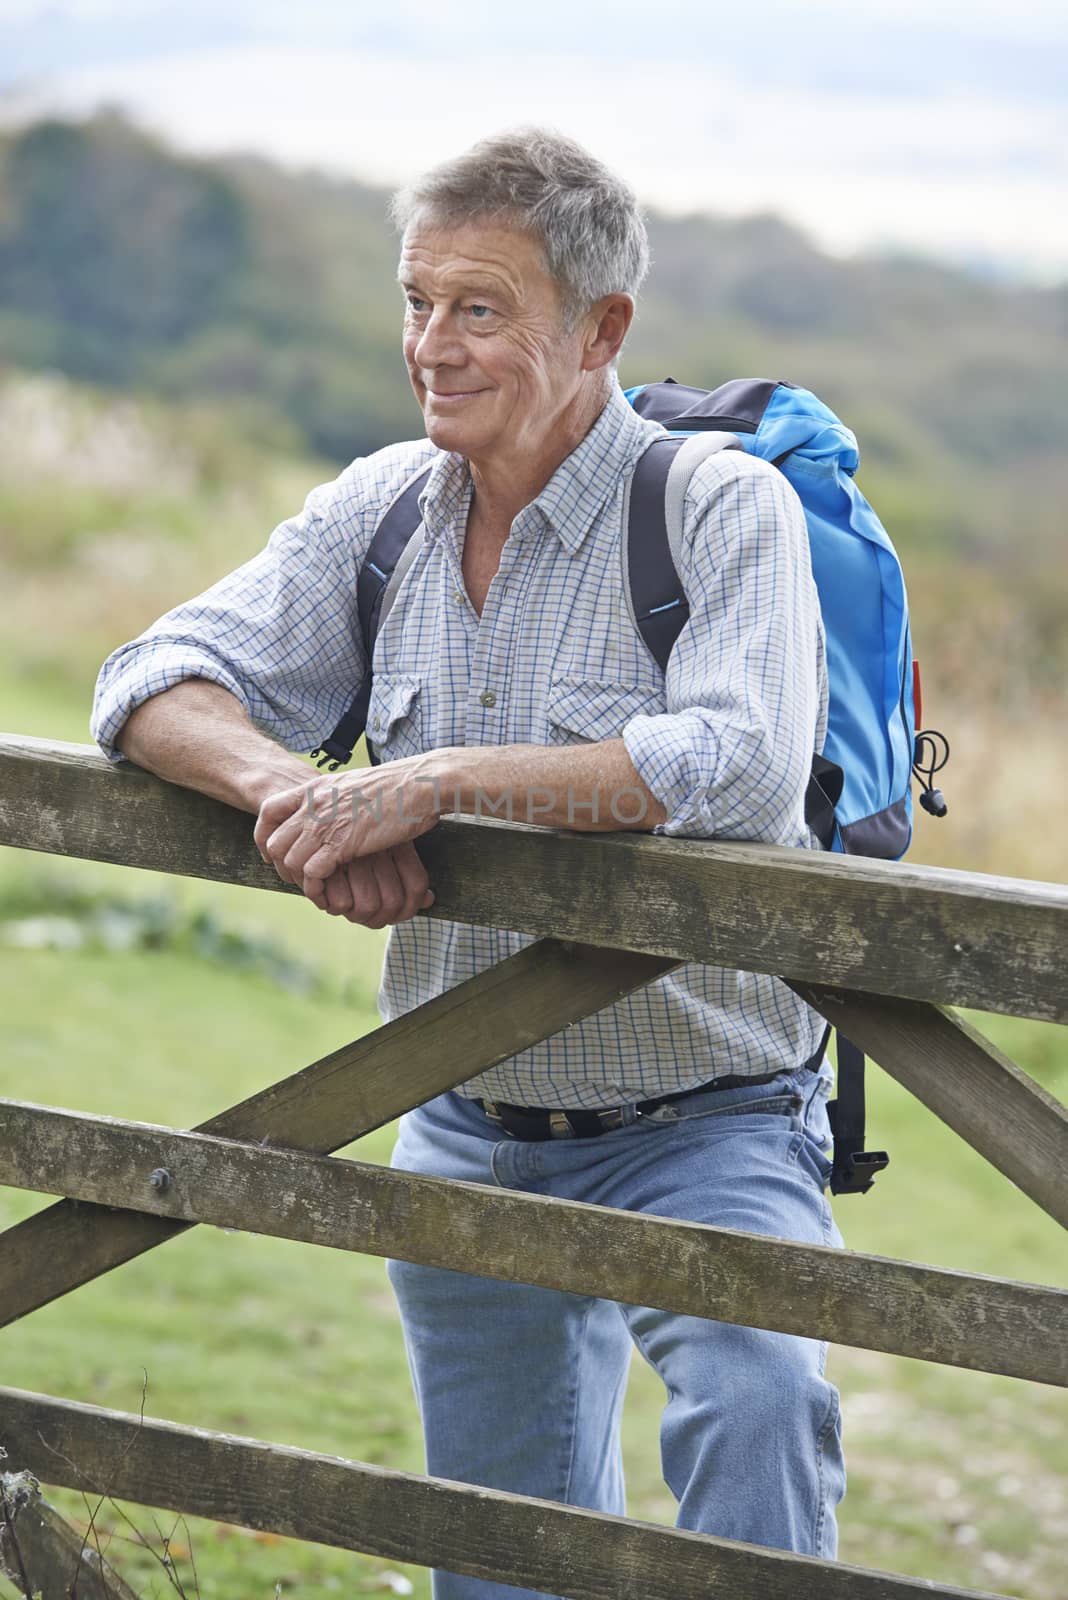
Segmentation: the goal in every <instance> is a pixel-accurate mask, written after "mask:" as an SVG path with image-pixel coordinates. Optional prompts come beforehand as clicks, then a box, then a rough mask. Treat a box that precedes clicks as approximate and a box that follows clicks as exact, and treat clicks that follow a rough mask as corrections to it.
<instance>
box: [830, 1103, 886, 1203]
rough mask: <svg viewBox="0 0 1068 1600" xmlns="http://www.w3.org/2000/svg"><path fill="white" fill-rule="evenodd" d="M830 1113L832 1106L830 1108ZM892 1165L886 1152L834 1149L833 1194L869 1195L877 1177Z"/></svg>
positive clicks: (836, 1147) (836, 1146) (836, 1145)
mask: <svg viewBox="0 0 1068 1600" xmlns="http://www.w3.org/2000/svg"><path fill="white" fill-rule="evenodd" d="M827 1109H828V1111H829V1110H830V1106H828V1108H827ZM889 1165H890V1157H889V1156H888V1155H887V1153H886V1151H885V1150H840V1149H839V1147H838V1144H837V1142H836V1143H835V1147H834V1166H833V1167H832V1169H831V1183H830V1188H831V1193H832V1194H867V1192H868V1190H869V1189H870V1188H871V1186H872V1184H873V1183H874V1182H875V1179H876V1177H877V1176H878V1174H879V1173H880V1172H882V1171H883V1170H884V1169H885V1168H886V1167H888V1166H889Z"/></svg>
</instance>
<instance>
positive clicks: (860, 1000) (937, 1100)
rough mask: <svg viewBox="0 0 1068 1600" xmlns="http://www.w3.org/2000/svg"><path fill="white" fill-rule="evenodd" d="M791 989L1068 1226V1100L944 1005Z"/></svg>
mask: <svg viewBox="0 0 1068 1600" xmlns="http://www.w3.org/2000/svg"><path fill="white" fill-rule="evenodd" d="M792 987H793V988H795V989H796V991H797V993H798V994H799V995H800V996H801V998H802V999H803V1000H807V1002H808V1003H809V1005H811V1006H814V1007H815V1009H816V1010H817V1011H819V1012H820V1013H821V1014H822V1015H823V1016H825V1017H826V1018H827V1020H828V1021H829V1022H832V1023H833V1024H834V1026H835V1027H836V1028H837V1027H840V1028H841V1030H842V1032H843V1033H844V1034H845V1035H846V1037H847V1038H849V1039H852V1040H853V1042H854V1043H855V1044H856V1045H858V1046H859V1047H860V1049H862V1050H863V1051H864V1052H865V1053H866V1054H867V1055H870V1056H871V1058H872V1059H873V1060H874V1061H877V1062H878V1063H879V1065H880V1066H881V1067H883V1068H885V1070H886V1071H887V1072H889V1073H891V1074H892V1076H893V1077H895V1078H896V1079H897V1080H898V1082H899V1083H903V1084H904V1085H905V1087H906V1089H909V1090H911V1092H912V1093H913V1094H914V1095H915V1096H916V1098H917V1099H918V1100H922V1101H923V1103H924V1105H925V1106H927V1107H929V1109H930V1110H931V1111H933V1112H934V1113H935V1115H936V1116H939V1117H941V1118H942V1120H943V1122H945V1123H947V1124H948V1126H949V1127H951V1128H952V1129H953V1131H954V1132H955V1133H959V1134H960V1136H961V1138H962V1139H966V1140H967V1141H968V1143H969V1144H970V1145H971V1146H972V1147H973V1148H974V1149H976V1150H978V1151H979V1153H980V1155H983V1156H985V1157H986V1159H987V1160H988V1161H989V1162H991V1163H992V1165H993V1166H995V1167H997V1169H998V1171H999V1172H1003V1173H1004V1174H1005V1176H1006V1177H1007V1178H1009V1179H1011V1180H1012V1182H1013V1183H1015V1184H1016V1185H1017V1187H1018V1188H1020V1189H1022V1190H1023V1192H1024V1194H1026V1195H1030V1197H1031V1199H1032V1200H1034V1201H1035V1202H1036V1204H1037V1205H1040V1206H1041V1207H1042V1209H1043V1210H1044V1211H1046V1212H1048V1214H1049V1215H1050V1216H1051V1217H1054V1218H1055V1219H1056V1220H1057V1221H1058V1222H1059V1223H1060V1224H1061V1226H1062V1227H1066V1228H1068V1182H1066V1181H1065V1174H1066V1173H1068V1107H1066V1106H1063V1105H1062V1104H1061V1103H1060V1101H1059V1100H1056V1099H1054V1097H1053V1096H1052V1095H1051V1094H1049V1093H1047V1091H1046V1090H1045V1089H1043V1088H1042V1087H1041V1085H1040V1084H1037V1083H1036V1082H1035V1081H1034V1079H1033V1078H1030V1077H1028V1075H1027V1073H1026V1072H1022V1071H1021V1070H1020V1068H1019V1067H1018V1066H1016V1064H1015V1062H1013V1061H1010V1060H1009V1058H1008V1056H1006V1055H1003V1054H1002V1052H1001V1051H1000V1050H998V1049H997V1048H996V1047H995V1046H994V1045H992V1044H991V1043H990V1041H989V1040H988V1039H984V1038H983V1035H982V1034H981V1033H979V1032H978V1031H977V1030H976V1029H975V1028H973V1027H971V1026H970V1025H969V1023H967V1022H966V1021H965V1020H964V1019H963V1018H962V1017H955V1016H953V1015H952V1014H951V1013H950V1012H948V1011H945V1010H943V1009H942V1008H941V1007H939V1006H933V1005H929V1004H926V1003H924V1002H922V1001H917V1000H894V999H887V998H886V997H884V996H881V995H870V994H857V993H856V992H850V991H849V990H846V989H834V988H830V987H828V986H827V985H826V984H795V985H792Z"/></svg>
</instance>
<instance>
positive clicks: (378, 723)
mask: <svg viewBox="0 0 1068 1600" xmlns="http://www.w3.org/2000/svg"><path fill="white" fill-rule="evenodd" d="M371 726H372V728H373V729H374V730H375V732H376V733H377V732H378V730H379V728H380V727H381V726H382V718H381V717H376V718H375V720H374V721H373V722H372V724H371Z"/></svg>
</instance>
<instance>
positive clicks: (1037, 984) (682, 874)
mask: <svg viewBox="0 0 1068 1600" xmlns="http://www.w3.org/2000/svg"><path fill="white" fill-rule="evenodd" d="M0 843H5V844H14V845H19V846H21V847H23V848H25V849H33V850H45V851H51V852H53V853H58V854H62V855H70V856H82V857H88V858H90V859H93V860H100V861H117V862H124V863H126V864H127V865H129V866H141V867H151V868H155V869H156V870H159V871H163V872H178V873H184V874H186V875H188V876H191V877H206V878H214V879H219V880H222V881H226V882H232V883H242V884H247V885H249V886H252V887H257V888H270V889H284V888H287V886H285V885H283V884H281V882H280V880H279V879H278V878H277V877H276V876H275V874H274V873H273V872H272V871H271V869H269V868H267V867H265V866H264V864H263V862H262V861H261V860H260V858H259V855H258V853H257V852H256V850H255V849H254V847H253V845H252V842H251V822H250V819H249V818H248V817H247V816H245V815H244V814H243V813H240V812H237V811H233V810H231V809H230V808H229V807H226V806H223V805H220V804H219V803H218V802H216V801H212V800H208V799H206V798H205V797H204V796H202V795H197V794H194V793H192V792H191V791H190V790H186V789H180V788H178V787H176V786H175V785H172V784H165V783H162V782H161V781H160V780H158V779H156V778H152V777H150V776H149V775H148V774H147V773H143V772H140V771H138V770H137V769H135V768H131V767H129V766H119V767H115V766H114V765H112V764H110V763H108V762H106V761H105V760H104V758H103V757H102V756H101V755H100V754H99V752H97V751H96V750H94V749H93V748H92V747H90V746H83V745H59V744H54V743H50V742H47V741H45V740H31V739H25V738H14V737H13V736H5V737H0ZM419 850H420V853H421V854H422V856H423V858H424V860H425V861H426V862H427V864H428V867H429V870H430V875H431V880H432V882H433V884H434V889H435V893H436V896H437V899H436V903H435V905H434V907H433V909H432V911H431V912H429V913H423V914H424V915H430V916H433V917H443V918H446V919H449V920H454V921H460V922H469V923H474V924H479V925H482V924H488V925H491V926H497V927H507V928H514V929H518V930H519V931H520V932H523V933H528V934H533V935H535V936H536V937H545V936H558V937H563V938H577V939H582V940H584V941H586V942H588V943H590V944H598V945H602V944H603V945H614V946H618V947H620V948H624V949H628V950H636V951H644V952H645V953H647V954H650V955H660V956H666V957H671V958H673V959H677V960H686V961H703V962H709V963H714V964H718V965H724V966H729V967H740V968H743V969H744V970H746V971H751V972H764V973H771V974H775V975H779V974H783V975H785V976H788V977H790V978H792V979H794V980H795V981H797V982H812V983H830V984H837V985H840V986H842V987H849V988H856V989H863V990H866V991H870V992H872V993H875V994H892V995H900V996H902V997H904V998H908V999H915V1000H934V1001H937V1002H940V1003H948V1004H951V1005H960V1006H970V1007H974V1008H977V1009H979V1010H987V1011H1007V1012H1012V1013H1015V1014H1016V1015H1019V1016H1029V1017H1039V1018H1046V1019H1049V1020H1052V1021H1060V1022H1063V1021H1068V987H1066V985H1065V983H1064V980H1063V958H1064V950H1065V948H1066V946H1068V889H1064V888H1062V887H1059V886H1058V885H1055V884H1040V883H1030V882H1026V881H1023V880H1019V879H1007V878H995V877H986V876H981V875H979V874H975V873H971V874H969V873H962V872H950V871H945V870H941V869H938V868H934V867H918V866H907V865H904V864H902V863H897V862H885V861H864V860H861V859H860V858H858V857H848V858H847V857H844V856H827V855H823V854H821V853H819V852H812V851H805V850H780V849H776V848H773V847H771V846H759V845H751V844H733V843H731V844H727V843H713V842H704V841H693V840H678V839H662V838H653V837H649V836H643V837H638V836H636V835H609V834H570V833H559V832H555V831H553V830H551V829H543V828H513V827H509V826H506V825H503V824H495V823H491V822H481V823H476V822H471V821H465V820H452V821H446V822H444V823H442V824H441V825H440V826H439V827H438V828H436V829H434V830H433V832H431V833H429V834H426V835H424V837H423V838H422V839H421V840H420V841H419ZM288 892H293V893H295V892H296V891H295V890H289V891H288Z"/></svg>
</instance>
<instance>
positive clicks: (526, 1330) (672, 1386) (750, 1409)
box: [389, 1070, 845, 1600]
mask: <svg viewBox="0 0 1068 1600" xmlns="http://www.w3.org/2000/svg"><path fill="white" fill-rule="evenodd" d="M828 1082H829V1080H828V1079H827V1077H826V1076H817V1075H815V1074H813V1073H811V1072H808V1071H804V1070H802V1071H800V1072H796V1073H792V1074H789V1073H787V1074H783V1075H782V1076H781V1077H779V1078H777V1079H775V1080H774V1081H773V1082H772V1083H768V1084H760V1085H756V1086H753V1087H750V1088H745V1087H743V1088H739V1089H724V1090H718V1091H703V1092H697V1093H694V1094H692V1095H689V1096H687V1097H686V1098H685V1099H682V1100H679V1101H676V1102H674V1103H673V1104H671V1105H668V1106H664V1107H661V1108H660V1109H659V1110H657V1111H655V1112H653V1113H652V1114H651V1115H648V1116H636V1115H634V1113H633V1109H632V1108H628V1116H627V1120H626V1123H625V1125H624V1126H623V1127H622V1128H619V1129H617V1130H614V1131H613V1132H610V1133H605V1134H602V1135H601V1136H600V1137H598V1138H594V1139H577V1138H576V1139H550V1140H545V1141H539V1142H535V1143H525V1142H522V1141H519V1140H515V1139H512V1138H510V1137H509V1136H508V1135H506V1134H503V1133H502V1132H501V1130H500V1129H499V1128H497V1127H496V1126H495V1124H493V1123H492V1122H490V1121H489V1119H488V1118H487V1117H486V1116H485V1114H484V1113H483V1112H482V1111H481V1110H480V1109H479V1108H478V1107H477V1106H476V1105H473V1104H472V1103H471V1102H470V1101H466V1100H464V1099H463V1098H462V1097H461V1096H459V1095H457V1094H453V1093H449V1094H444V1095H441V1096H439V1097H438V1098H437V1099H435V1100H431V1101H429V1102H428V1104H426V1105H425V1106H420V1107H419V1108H418V1110H416V1111H412V1112H409V1114H408V1115H407V1116H406V1117H404V1118H403V1119H402V1122H401V1127H400V1136H399V1138H398V1141H397V1146H396V1149H395V1151H394V1155H393V1165H394V1166H395V1167H400V1168H403V1169H405V1170H407V1171H409V1172H423V1173H431V1174H434V1175H435V1176H438V1177H443V1178H459V1179H463V1180H465V1181H467V1182H471V1183H483V1184H490V1185H494V1186H501V1187H504V1188H508V1189H517V1190H521V1191H523V1192H525V1193H528V1194H545V1195H555V1196H558V1197H560V1198H562V1199H567V1200H583V1201H588V1202H590V1203H592V1204H594V1205H601V1206H616V1207H619V1208H620V1209H622V1210H626V1211H642V1212H650V1213H653V1214H655V1215H659V1216H668V1217H677V1218H679V1219H680V1220H683V1221H688V1222H706V1223H714V1224H716V1225H717V1226H720V1227H726V1228H740V1229H744V1230H745V1231H747V1232H750V1233H760V1234H768V1235H773V1236H776V1237H779V1238H785V1239H795V1240H800V1241H803V1242H806V1243H809V1244H819V1245H840V1244H841V1242H842V1240H841V1236H840V1234H839V1233H838V1230H837V1228H836V1226H835V1223H834V1220H833V1218H832V1215H831V1209H830V1206H829V1204H828V1202H827V1200H826V1198H825V1195H824V1185H825V1183H826V1181H827V1178H828V1176H829V1172H830V1163H829V1161H828V1159H827V1155H826V1154H825V1150H826V1148H827V1147H829V1144H830V1130H829V1128H828V1124H827V1110H826V1097H827V1092H828ZM389 1276H390V1280H391V1282H392V1284H393V1288H394V1291H395V1293H396V1296H397V1300H398V1303H399V1305H400V1311H401V1318H402V1322H403V1326H404V1337H405V1343H406V1346H407V1351H408V1361H409V1365H410V1367H411V1371H412V1378H413V1382H414V1385H415V1392H416V1399H417V1401H418V1404H419V1410H420V1413H421V1416H422V1420H423V1430H424V1435H425V1439H426V1453H427V1470H428V1471H429V1472H430V1473H431V1474H433V1475H434V1476H436V1477H442V1478H452V1479H454V1480H459V1481H461V1482H465V1483H473V1484H480V1485H483V1486H485V1487H488V1488H494V1489H506V1490H510V1491H512V1492H513V1493H518V1494H527V1495H537V1496H540V1497H541V1498H543V1499H548V1500H557V1501H562V1502H565V1503H566V1504H569V1505H576V1506H587V1507H591V1508H594V1509H598V1510H601V1511H609V1512H615V1513H618V1514H621V1515H622V1514H625V1511H626V1505H625V1499H624V1490H623V1463H622V1458H621V1453H620V1444H619V1422H620V1414H621V1411H622V1406H623V1394H624V1390H625V1388H626V1382H627V1371H628V1366H629V1360H630V1354H631V1342H632V1341H633V1343H634V1344H635V1345H636V1346H637V1348H638V1349H639V1350H640V1352H641V1354H642V1355H643V1356H644V1357H645V1359H646V1360H647V1361H648V1362H649V1363H650V1364H651V1365H652V1366H653V1367H654V1368H655V1369H656V1371H657V1372H658V1373H659V1374H660V1377H661V1378H662V1379H663V1382H664V1385H665V1388H666V1390H667V1403H666V1405H665V1407H664V1412H663V1417H662V1422H661V1430H660V1444H661V1461H662V1465H663V1472H664V1479H665V1481H666V1483H667V1485H668V1487H669V1488H670V1490H671V1492H672V1494H673V1495H674V1497H675V1499H676V1500H677V1501H678V1507H679V1510H678V1519H677V1521H678V1526H679V1527H680V1528H689V1529H693V1530H696V1531H699V1532H702V1533H712V1534H718V1535H720V1536H722V1537H724V1538H729V1539H743V1540H747V1541H749V1542H750V1543H753V1544H760V1545H769V1546H774V1547H776V1548H778V1549H782V1550H793V1551H797V1552H799V1553H801V1554H805V1555H814V1556H823V1557H825V1558H829V1557H833V1556H834V1555H835V1553H836V1549H837V1531H836V1524H835V1506H836V1505H837V1503H838V1501H839V1500H840V1499H841V1498H842V1495H843V1493H844V1491H845V1471H844V1465H843V1460H842V1451H841V1424H840V1420H839V1413H838V1394H837V1391H836V1390H835V1388H834V1387H833V1385H832V1384H830V1383H828V1382H827V1380H826V1378H825V1377H824V1358H825V1354H826V1349H825V1346H824V1345H823V1344H822V1343H820V1342H819V1341H817V1340H815V1339H807V1338H801V1337H799V1336H796V1335H791V1334H782V1333H770V1332H767V1331H765V1330H761V1329H757V1328H745V1327H741V1326H737V1325H735V1324H731V1323H725V1322H708V1321H705V1320H704V1319H702V1318H698V1317H689V1316H681V1315H676V1314H675V1313H673V1312H669V1311H656V1310H652V1309H651V1308H649V1307H647V1306H646V1307H642V1306H629V1305H619V1304H617V1303H615V1302H614V1301H609V1300H598V1299H593V1298H592V1297H590V1296H587V1295H576V1294H564V1293H560V1292H558V1291H555V1290H549V1289H537V1288H531V1287H529V1286H527V1285H524V1284H514V1283H503V1282H499V1281H495V1280H493V1279H491V1278H477V1277H472V1276H469V1275H467V1274H465V1273H460V1272H449V1271H445V1270H443V1269H442V1268H439V1267H422V1266H416V1265H413V1264H411V1263H408V1262H400V1261H391V1262H390V1263H389ZM533 1593H535V1591H533V1590H527V1589H522V1590H521V1589H516V1588H512V1587H511V1586H508V1585H504V1584H498V1583H491V1582H487V1581H485V1580H482V1579H476V1578H465V1577H458V1576H456V1575H454V1574H449V1573H445V1572H436V1573H435V1574H434V1596H435V1600H520V1597H522V1596H523V1595H531V1594H533Z"/></svg>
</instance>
